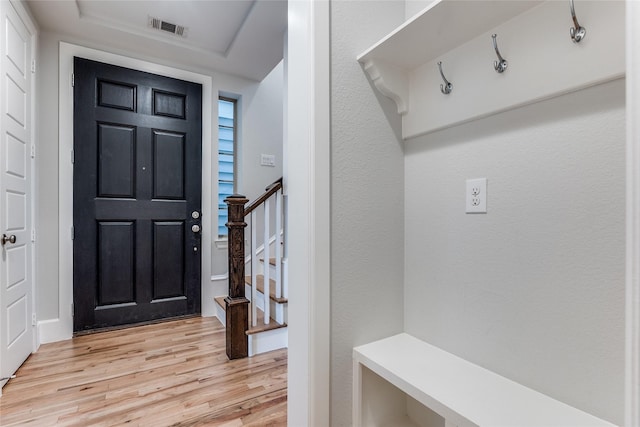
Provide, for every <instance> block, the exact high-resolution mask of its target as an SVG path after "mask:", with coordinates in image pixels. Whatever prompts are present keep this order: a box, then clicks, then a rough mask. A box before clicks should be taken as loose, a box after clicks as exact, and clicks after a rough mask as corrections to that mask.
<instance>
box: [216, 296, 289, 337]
mask: <svg viewBox="0 0 640 427" xmlns="http://www.w3.org/2000/svg"><path fill="white" fill-rule="evenodd" d="M225 298H226V297H224V296H221V297H215V298H214V300H215V302H216V304H218V305H219V306H220V307H222V309H223V310H224V309H225V304H224V299H225ZM256 311H257V314H258V319H257V325H256V326H251V309H249V329H247V331H246V332H245V333H246V334H247V335H252V334H257V333H259V332H265V331H271V330H274V329H280V328H286V327H287V324H286V323H284V324H282V325H281V324H279V323H278V322H276V321H275V320H273V319H271V322H269V324H267V325H265V324H264V312H263V311H262V310H256Z"/></svg>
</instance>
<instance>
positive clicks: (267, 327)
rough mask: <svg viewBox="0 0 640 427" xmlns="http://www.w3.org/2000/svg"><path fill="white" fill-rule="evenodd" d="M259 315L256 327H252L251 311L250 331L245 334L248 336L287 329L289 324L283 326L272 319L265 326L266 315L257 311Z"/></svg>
mask: <svg viewBox="0 0 640 427" xmlns="http://www.w3.org/2000/svg"><path fill="white" fill-rule="evenodd" d="M256 311H257V313H258V320H257V324H256V326H251V325H252V323H251V310H249V329H247V331H246V332H245V333H246V334H247V335H252V334H257V333H258V332H265V331H271V330H274V329H280V328H286V327H287V324H286V323H283V324H282V325H281V324H279V323H278V322H276V321H275V320H273V319H271V322H269V323H268V324H267V325H265V324H264V313H263V312H262V310H256Z"/></svg>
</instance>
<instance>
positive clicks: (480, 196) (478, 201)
mask: <svg viewBox="0 0 640 427" xmlns="http://www.w3.org/2000/svg"><path fill="white" fill-rule="evenodd" d="M465 203H466V212H467V213H487V178H475V179H468V180H467V191H466V194H465Z"/></svg>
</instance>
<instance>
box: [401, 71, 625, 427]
mask: <svg viewBox="0 0 640 427" xmlns="http://www.w3.org/2000/svg"><path fill="white" fill-rule="evenodd" d="M405 150H406V161H405V302H404V307H405V314H404V322H405V330H406V331H407V332H408V333H410V334H412V335H414V336H416V337H418V338H421V339H423V340H425V341H428V342H429V343H431V344H434V345H436V346H438V347H441V348H443V349H444V350H447V351H450V352H452V353H454V354H456V355H459V356H461V357H463V358H465V359H467V360H470V361H472V362H474V363H477V364H479V365H481V366H484V367H486V368H488V369H490V370H492V371H494V372H497V373H499V374H502V375H504V376H506V377H508V378H511V379H513V380H515V381H517V382H520V383H522V384H525V385H527V386H529V387H532V388H534V389H536V390H538V391H540V392H542V393H545V394H547V395H550V396H552V397H554V398H556V399H558V400H561V401H563V402H565V403H568V404H569V405H572V406H575V407H577V408H580V409H582V410H584V411H586V412H589V413H591V414H594V415H596V416H598V417H601V418H604V419H606V420H609V421H611V422H613V423H615V424H622V423H623V403H624V366H625V364H624V307H625V288H624V286H625V82H624V80H617V81H614V82H610V83H607V84H604V85H600V86H596V87H593V88H590V89H586V90H583V91H580V92H576V93H573V94H569V95H565V96H562V97H558V98H555V99H552V100H548V101H545V102H541V103H538V104H534V105H530V106H527V107H524V108H520V109H516V110H512V111H509V112H507V113H503V114H500V115H497V116H493V117H490V118H486V119H483V120H479V121H476V122H472V123H468V124H466V125H462V126H458V127H455V128H452V129H449V130H444V131H441V132H437V133H434V134H431V135H427V136H423V137H420V138H416V139H414V140H410V141H407V143H406V146H405ZM480 177H486V178H487V179H488V192H487V197H488V199H487V200H488V208H487V214H475V215H473V214H465V201H464V194H465V180H466V179H469V178H480Z"/></svg>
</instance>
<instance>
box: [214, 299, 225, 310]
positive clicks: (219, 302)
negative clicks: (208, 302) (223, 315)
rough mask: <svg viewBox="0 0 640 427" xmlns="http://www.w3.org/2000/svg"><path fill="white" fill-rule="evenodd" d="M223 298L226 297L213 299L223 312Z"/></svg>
mask: <svg viewBox="0 0 640 427" xmlns="http://www.w3.org/2000/svg"><path fill="white" fill-rule="evenodd" d="M225 298H226V297H224V296H222V297H215V298H214V300H215V302H216V303H217V304H218V305H219V306H220V307H222V309H223V310H224V309H226V306H225V304H224V299H225Z"/></svg>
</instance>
